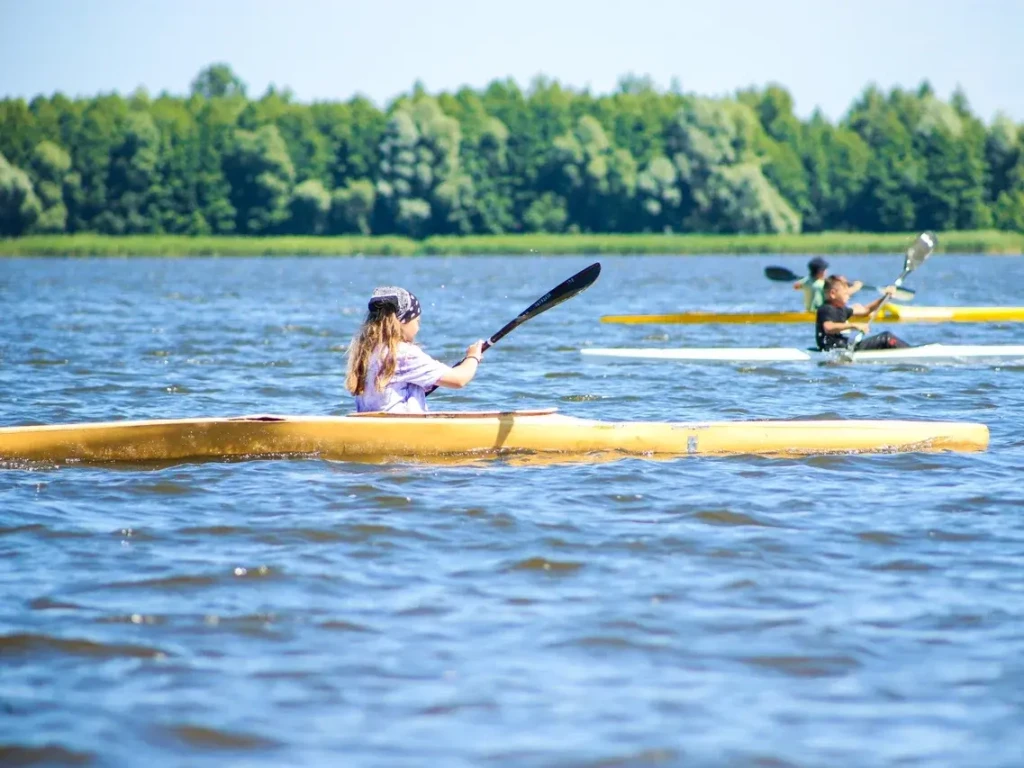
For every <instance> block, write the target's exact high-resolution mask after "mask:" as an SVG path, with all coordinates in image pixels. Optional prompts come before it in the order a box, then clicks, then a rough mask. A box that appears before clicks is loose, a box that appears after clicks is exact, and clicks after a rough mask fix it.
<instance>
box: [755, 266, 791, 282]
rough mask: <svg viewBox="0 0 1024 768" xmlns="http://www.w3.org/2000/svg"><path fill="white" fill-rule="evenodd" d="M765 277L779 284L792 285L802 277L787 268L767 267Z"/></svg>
mask: <svg viewBox="0 0 1024 768" xmlns="http://www.w3.org/2000/svg"><path fill="white" fill-rule="evenodd" d="M764 276H765V277H767V278H768V279H769V280H774V281H776V282H778V283H792V282H795V281H797V280H799V279H800V275H798V274H797V273H796V272H792V271H790V270H788V269H786V268H785V267H765V268H764Z"/></svg>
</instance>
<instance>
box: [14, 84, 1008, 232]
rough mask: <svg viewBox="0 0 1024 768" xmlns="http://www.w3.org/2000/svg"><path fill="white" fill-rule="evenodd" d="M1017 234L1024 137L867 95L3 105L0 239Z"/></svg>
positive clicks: (168, 98)
mask: <svg viewBox="0 0 1024 768" xmlns="http://www.w3.org/2000/svg"><path fill="white" fill-rule="evenodd" d="M988 228H996V229H1004V230H1016V231H1024V126H1021V125H1017V124H1015V123H1014V122H1013V121H1012V120H1010V119H1008V118H1006V117H1002V116H1001V117H997V118H996V119H995V120H994V121H993V122H992V123H991V125H985V124H984V123H983V122H982V121H981V120H980V119H978V118H977V117H976V116H974V115H973V114H972V113H971V110H970V107H969V105H968V102H967V98H966V96H965V95H964V94H962V93H960V92H957V93H955V94H954V95H953V97H952V98H951V99H950V100H949V102H945V101H943V100H941V99H939V98H937V97H936V96H935V94H934V93H933V92H932V89H931V88H930V86H929V85H928V84H927V83H924V84H922V85H921V86H920V87H919V88H918V89H917V90H916V91H904V90H898V89H897V90H893V91H891V92H889V93H887V94H886V93H883V92H881V91H879V90H878V89H877V88H874V87H869V88H867V89H866V90H865V91H864V92H863V93H862V94H861V95H860V97H859V98H857V99H856V101H855V102H854V103H853V104H852V105H851V107H850V109H849V111H848V112H847V114H846V115H845V116H844V117H843V118H842V119H841V120H840V121H839V122H838V123H837V124H833V123H831V122H830V121H828V120H826V119H825V118H824V117H822V116H821V115H820V114H814V115H812V116H811V117H810V119H808V120H806V121H801V120H800V119H798V118H797V117H796V116H795V115H794V114H793V103H792V99H791V97H790V95H789V94H788V93H787V92H786V90H785V89H784V88H781V87H777V86H770V87H767V88H765V89H763V90H756V89H751V90H744V91H739V92H738V93H736V95H735V97H734V98H732V99H710V98H703V97H700V96H696V95H691V94H684V93H681V92H679V90H678V89H670V90H669V91H663V90H659V89H657V88H655V87H654V86H653V85H652V84H651V82H650V81H649V80H647V79H643V78H635V77H629V78H625V79H623V80H622V81H621V82H620V84H619V88H618V89H617V90H616V92H614V93H612V94H608V95H602V96H595V95H592V94H590V93H589V92H587V91H578V90H572V89H568V88H565V87H563V86H561V85H559V84H558V83H557V82H554V81H550V80H545V79H538V80H536V81H535V82H533V83H532V84H531V85H530V87H529V88H528V89H526V90H522V89H521V88H520V87H519V86H518V85H517V84H516V83H515V82H513V81H495V82H492V83H491V84H490V85H489V86H487V87H486V88H484V89H483V90H473V89H470V88H463V89H461V90H459V91H458V92H456V93H441V94H437V95H432V94H428V93H426V92H425V91H424V89H423V88H422V87H419V86H417V87H415V88H414V89H413V90H412V92H411V93H409V94H407V95H403V96H401V97H399V98H397V99H396V100H394V101H393V102H392V103H391V104H389V105H388V106H387V108H386V109H383V110H382V109H380V108H378V107H377V106H376V105H374V104H373V103H372V102H371V101H368V100H366V99H364V98H354V99H352V100H350V101H347V102H344V103H342V102H323V103H314V104H300V103H297V102H296V101H295V100H294V98H293V96H292V94H291V93H290V92H289V91H287V90H277V89H274V88H271V89H269V90H268V91H267V92H266V93H265V94H263V95H262V96H261V97H260V98H258V99H255V100H254V99H250V98H249V97H248V95H247V93H246V87H245V84H244V83H243V82H242V81H241V80H240V79H239V78H238V76H236V75H235V73H233V72H232V71H231V69H230V68H229V67H228V66H226V65H223V64H218V65H214V66H211V67H209V68H207V69H206V70H204V71H203V72H201V73H200V74H199V75H198V76H197V77H196V79H195V81H194V82H193V83H192V86H191V92H190V94H189V95H188V96H187V97H181V96H174V95H169V94H161V95H160V96H159V97H156V98H152V97H150V96H149V95H148V94H147V93H145V92H144V91H138V92H136V93H134V94H132V95H130V96H128V97H122V96H120V95H117V94H109V95H106V94H105V95H99V96H96V97H93V98H84V99H69V98H67V97H65V96H63V95H61V94H56V95H53V96H52V97H44V96H39V97H37V98H35V99H33V100H32V101H31V102H28V103H26V102H25V101H24V100H22V99H4V100H3V101H0V236H8V237H17V236H19V235H25V234H41V233H50V234H52V233H84V232H94V233H103V234H112V235H122V234H124V235H127V234H162V233H166V234H183V235H227V234H233V235H285V234H290V235H316V234H363V235H367V234H373V235H394V234H397V235H405V236H410V237H415V238H423V237H427V236H431V235H468V234H501V233H518V232H546V233H562V232H566V233H574V232H584V233H604V232H616V233H631V232H652V233H661V232H701V233H793V232H818V231H851V232H896V231H909V230H914V229H934V230H940V231H941V230H953V229H961V230H963V229H988Z"/></svg>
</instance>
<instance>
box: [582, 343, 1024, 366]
mask: <svg viewBox="0 0 1024 768" xmlns="http://www.w3.org/2000/svg"><path fill="white" fill-rule="evenodd" d="M580 352H582V353H583V354H584V355H592V356H594V357H621V358H631V359H646V360H679V361H691V362H729V363H788V362H805V361H809V360H813V361H819V362H855V363H903V362H908V361H931V360H934V361H950V362H957V361H961V360H963V361H968V360H977V361H983V360H992V361H1006V360H1012V359H1019V360H1024V344H990V345H962V344H925V345H923V346H920V347H906V348H903V349H882V350H873V351H867V352H853V353H850V352H847V351H846V350H834V351H831V352H820V351H818V350H816V349H797V348H796V347H677V348H675V349H657V348H651V349H644V348H630V347H617V348H599V347H590V348H584V349H581V350H580Z"/></svg>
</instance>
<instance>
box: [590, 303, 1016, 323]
mask: <svg viewBox="0 0 1024 768" xmlns="http://www.w3.org/2000/svg"><path fill="white" fill-rule="evenodd" d="M601 322H602V323H627V324H635V325H640V324H665V325H674V324H693V325H698V324H711V323H737V324H747V323H751V324H753V323H761V324H765V323H813V322H814V314H813V313H812V312H676V313H671V314H664V315H605V316H603V317H602V318H601ZM875 322H881V323H1019V322H1024V307H908V306H905V305H902V304H886V305H885V306H883V307H882V311H881V313H880V314H879V316H878V317H877V318H876V319H875Z"/></svg>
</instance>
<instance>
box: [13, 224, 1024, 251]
mask: <svg viewBox="0 0 1024 768" xmlns="http://www.w3.org/2000/svg"><path fill="white" fill-rule="evenodd" d="M916 234H917V233H916V232H906V233H904V232H893V233H883V234H872V233H856V232H854V233H851V232H820V233H812V234H803V235H650V234H642V235H471V236H466V237H429V238H427V239H425V240H412V239H409V238H405V237H392V236H383V237H358V236H350V237H349V236H342V237H304V236H297V237H291V236H284V237H183V236H174V235H130V236H125V237H115V236H109V235H92V234H83V235H33V236H29V237H21V238H13V239H4V240H0V256H285V255H288V256H292V255H300V256H307V255H308V256H354V255H366V256H371V255H393V256H417V255H428V254H429V255H452V256H468V255H474V254H477V255H480V254H509V255H517V254H541V255H547V254H551V255H554V254H562V255H574V254H597V253H609V254H616V253H618V254H658V255H669V256H671V255H699V254H755V253H760V254H769V253H778V254H783V253H795V254H831V253H848V254H857V253H893V252H899V251H902V250H903V249H904V248H906V247H907V245H909V243H910V242H911V241H912V240H913V238H914V236H915V235H916ZM939 250H940V251H944V252H946V253H989V254H1010V255H1020V254H1021V253H1024V232H1000V231H995V230H979V231H964V232H940V233H939Z"/></svg>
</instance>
